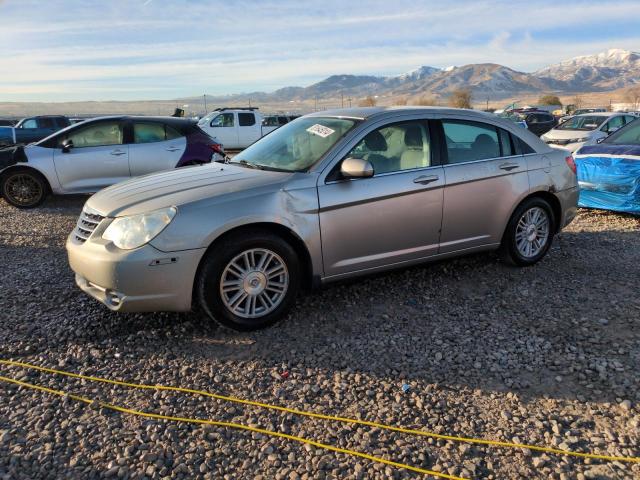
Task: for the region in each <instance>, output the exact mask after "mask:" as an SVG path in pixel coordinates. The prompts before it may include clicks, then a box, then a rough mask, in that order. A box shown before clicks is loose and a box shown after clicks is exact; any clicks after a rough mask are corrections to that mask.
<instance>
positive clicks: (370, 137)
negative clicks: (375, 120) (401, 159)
mask: <svg viewBox="0 0 640 480" xmlns="http://www.w3.org/2000/svg"><path fill="white" fill-rule="evenodd" d="M364 144H365V146H366V147H367V149H368V150H371V151H374V152H384V151H386V150H387V141H386V140H385V139H384V137H383V136H382V134H381V133H380V131H379V130H374V131H373V132H371V133H368V134H367V136H366V137H364Z"/></svg>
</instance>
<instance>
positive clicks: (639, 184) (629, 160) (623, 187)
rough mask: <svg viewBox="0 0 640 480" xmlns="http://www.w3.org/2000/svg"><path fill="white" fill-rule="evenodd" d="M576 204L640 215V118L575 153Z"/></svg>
mask: <svg viewBox="0 0 640 480" xmlns="http://www.w3.org/2000/svg"><path fill="white" fill-rule="evenodd" d="M574 157H575V162H576V167H577V170H578V184H579V186H580V198H579V200H578V205H579V206H581V207H587V208H600V209H604V210H614V211H617V212H627V213H632V214H635V215H640V120H634V121H633V122H631V123H629V124H628V125H626V126H625V127H624V128H621V129H620V130H618V131H617V132H615V133H613V134H612V135H610V136H609V137H607V138H606V139H605V140H604V141H603V142H602V143H599V144H597V145H588V146H584V147H582V148H581V149H580V150H578V151H577V152H576V153H575V155H574Z"/></svg>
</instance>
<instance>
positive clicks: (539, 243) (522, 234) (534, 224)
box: [515, 207, 550, 258]
mask: <svg viewBox="0 0 640 480" xmlns="http://www.w3.org/2000/svg"><path fill="white" fill-rule="evenodd" d="M549 225H550V223H549V214H548V213H547V212H546V211H545V210H544V209H543V208H541V207H533V208H530V209H528V210H526V211H525V212H524V213H523V214H522V216H521V217H520V219H519V220H518V224H517V226H516V235H515V240H516V248H517V249H518V253H520V255H522V256H523V257H524V258H533V257H535V256H536V255H538V254H539V253H540V252H542V251H543V250H544V248H545V246H546V245H547V242H548V240H549Z"/></svg>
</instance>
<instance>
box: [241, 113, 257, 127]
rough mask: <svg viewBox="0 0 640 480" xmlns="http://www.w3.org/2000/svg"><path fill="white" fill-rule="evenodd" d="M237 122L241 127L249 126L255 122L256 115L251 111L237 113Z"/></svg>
mask: <svg viewBox="0 0 640 480" xmlns="http://www.w3.org/2000/svg"><path fill="white" fill-rule="evenodd" d="M238 124H239V125H240V126H241V127H250V126H252V125H255V124H256V116H255V115H254V114H253V113H239V114H238Z"/></svg>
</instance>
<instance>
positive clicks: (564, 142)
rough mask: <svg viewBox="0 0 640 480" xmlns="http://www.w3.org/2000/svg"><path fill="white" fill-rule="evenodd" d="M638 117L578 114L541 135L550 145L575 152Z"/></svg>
mask: <svg viewBox="0 0 640 480" xmlns="http://www.w3.org/2000/svg"><path fill="white" fill-rule="evenodd" d="M636 118H637V117H636V116H635V115H633V114H630V113H611V112H594V113H586V114H583V115H576V116H575V117H573V118H570V119H569V120H567V121H566V122H564V123H561V124H560V125H558V126H557V127H555V128H553V129H551V130H549V131H548V132H547V133H545V134H544V135H542V137H540V138H541V139H542V141H543V142H545V143H547V144H548V145H549V146H550V147H556V148H563V149H565V150H569V151H571V152H575V151H576V150H578V149H579V148H580V147H582V146H583V145H593V144H595V143H598V140H600V139H602V138H606V137H607V136H609V134H611V133H613V132H615V131H616V130H618V129H619V128H621V127H624V126H625V125H626V124H627V123H629V122H632V121H633V120H635V119H636Z"/></svg>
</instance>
